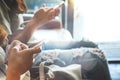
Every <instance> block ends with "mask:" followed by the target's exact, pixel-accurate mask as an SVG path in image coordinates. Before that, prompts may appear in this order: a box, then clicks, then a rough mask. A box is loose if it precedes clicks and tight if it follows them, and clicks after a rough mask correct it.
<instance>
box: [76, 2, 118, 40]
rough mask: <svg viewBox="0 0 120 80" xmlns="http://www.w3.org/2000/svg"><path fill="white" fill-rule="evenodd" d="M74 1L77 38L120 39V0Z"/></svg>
mask: <svg viewBox="0 0 120 80" xmlns="http://www.w3.org/2000/svg"><path fill="white" fill-rule="evenodd" d="M74 1H75V15H74V16H75V20H74V38H75V39H79V40H80V39H82V38H84V39H87V40H91V41H95V42H103V41H120V0H74ZM78 15H79V16H78ZM76 16H77V17H76Z"/></svg>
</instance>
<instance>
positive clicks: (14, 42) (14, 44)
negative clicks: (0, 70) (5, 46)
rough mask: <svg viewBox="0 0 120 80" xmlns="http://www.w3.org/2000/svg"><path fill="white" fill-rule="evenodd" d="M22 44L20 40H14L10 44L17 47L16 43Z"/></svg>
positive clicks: (11, 46)
mask: <svg viewBox="0 0 120 80" xmlns="http://www.w3.org/2000/svg"><path fill="white" fill-rule="evenodd" d="M20 44H21V42H20V41H18V40H14V41H13V42H12V43H11V44H10V48H13V47H15V46H16V45H20Z"/></svg>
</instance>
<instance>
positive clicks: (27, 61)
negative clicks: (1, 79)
mask: <svg viewBox="0 0 120 80" xmlns="http://www.w3.org/2000/svg"><path fill="white" fill-rule="evenodd" d="M40 51H41V49H40V48H36V49H35V48H28V46H26V45H25V44H23V43H21V42H19V41H17V40H15V41H13V42H12V43H11V45H10V48H9V51H8V55H9V56H8V69H7V80H19V78H20V75H22V74H23V73H25V72H26V71H27V70H28V69H30V68H31V66H32V63H33V54H36V53H39V52H40Z"/></svg>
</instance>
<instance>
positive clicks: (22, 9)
mask: <svg viewBox="0 0 120 80" xmlns="http://www.w3.org/2000/svg"><path fill="white" fill-rule="evenodd" d="M3 1H4V3H5V4H6V5H7V6H8V7H9V8H10V9H11V11H15V12H16V13H18V14H19V13H26V12H27V9H28V8H27V5H26V2H25V1H24V0H3Z"/></svg>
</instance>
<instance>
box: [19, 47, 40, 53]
mask: <svg viewBox="0 0 120 80" xmlns="http://www.w3.org/2000/svg"><path fill="white" fill-rule="evenodd" d="M40 52H41V48H29V49H25V50H23V51H21V53H23V54H31V55H33V54H37V53H40Z"/></svg>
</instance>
